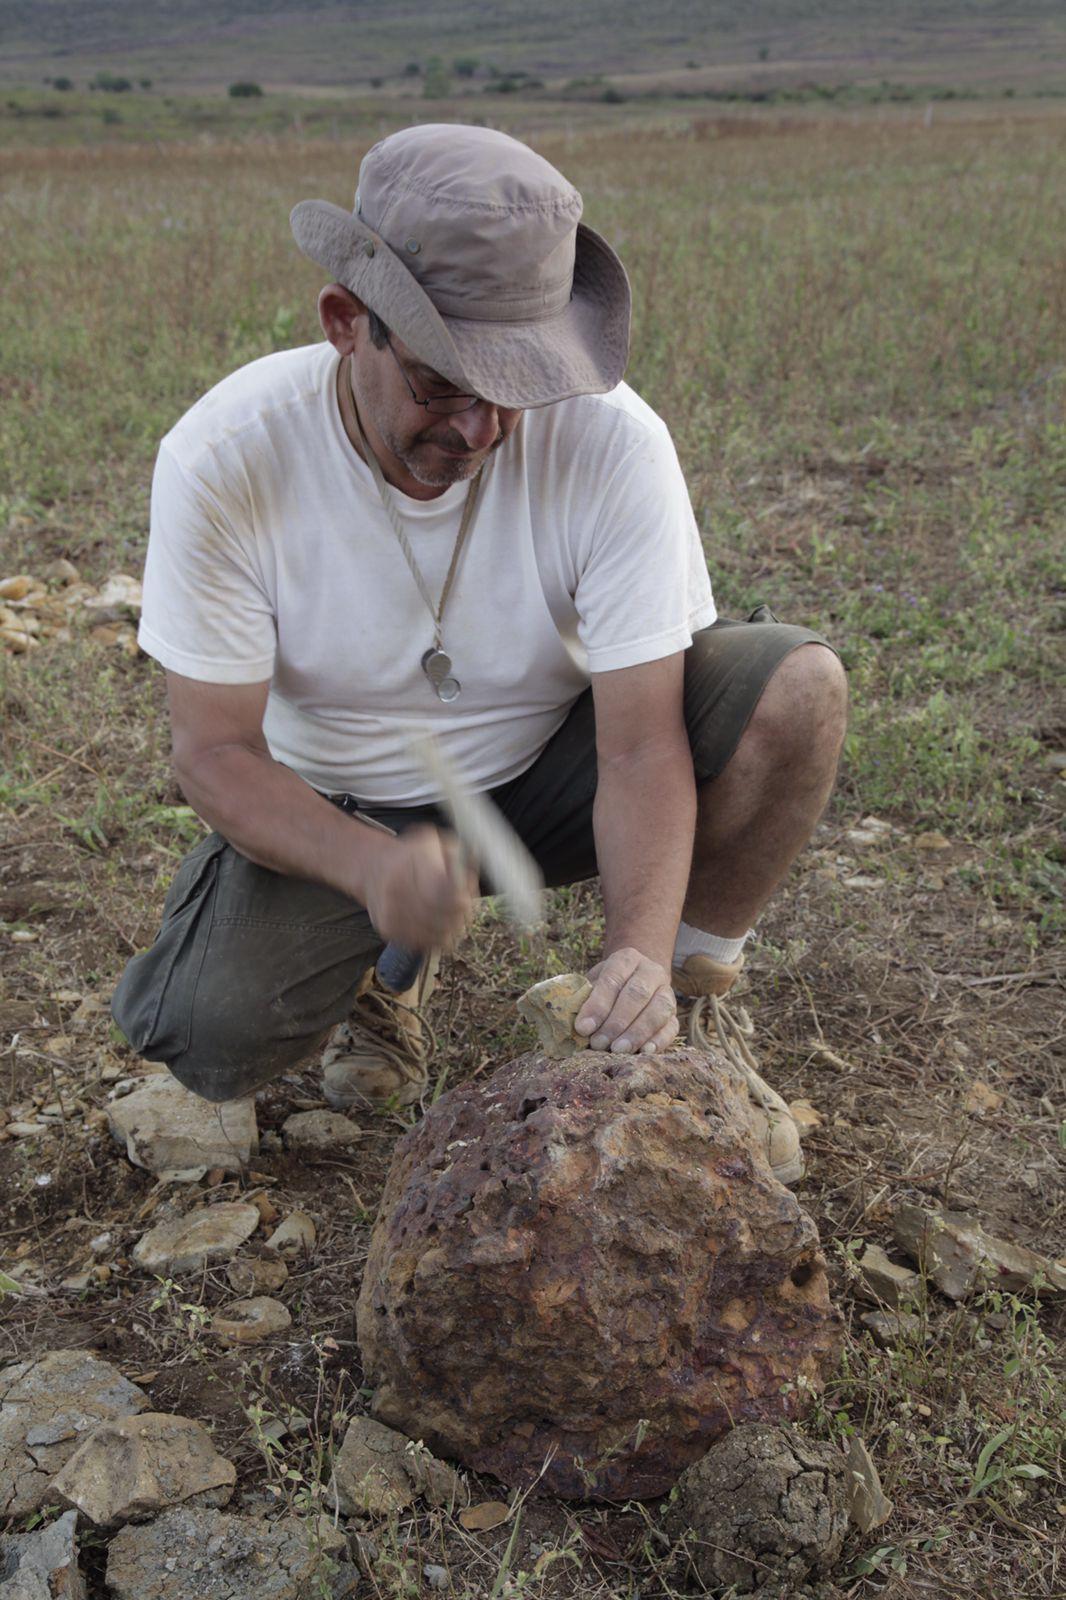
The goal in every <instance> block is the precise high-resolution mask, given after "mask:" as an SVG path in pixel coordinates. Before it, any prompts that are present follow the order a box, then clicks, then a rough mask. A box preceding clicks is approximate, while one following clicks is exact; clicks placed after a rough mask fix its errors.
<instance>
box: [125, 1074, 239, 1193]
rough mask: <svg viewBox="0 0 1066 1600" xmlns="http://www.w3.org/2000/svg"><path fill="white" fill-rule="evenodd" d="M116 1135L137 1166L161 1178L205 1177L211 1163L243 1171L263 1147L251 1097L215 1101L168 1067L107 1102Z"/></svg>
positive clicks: (229, 1170)
mask: <svg viewBox="0 0 1066 1600" xmlns="http://www.w3.org/2000/svg"><path fill="white" fill-rule="evenodd" d="M108 1121H109V1123H110V1127H111V1133H112V1136H113V1137H114V1138H115V1139H116V1140H117V1142H118V1143H119V1144H124V1145H125V1147H126V1154H127V1156H128V1157H129V1159H130V1160H131V1161H132V1162H133V1165H134V1166H135V1167H144V1168H145V1169H146V1170H147V1171H148V1172H154V1173H155V1174H156V1176H157V1177H160V1178H185V1179H189V1180H193V1179H199V1178H202V1177H203V1175H204V1173H205V1172H207V1170H208V1169H209V1168H210V1167H221V1168H222V1170H223V1171H224V1172H241V1171H243V1170H244V1169H245V1168H246V1167H247V1165H248V1162H249V1161H250V1159H251V1157H252V1156H253V1154H254V1153H255V1152H256V1150H257V1149H258V1148H259V1138H258V1133H257V1130H256V1122H255V1102H254V1100H253V1099H252V1097H250V1096H249V1097H246V1098H245V1099H243V1100H226V1101H223V1102H222V1104H221V1105H215V1104H213V1103H212V1102H211V1101H209V1100H204V1099H202V1098H201V1096H200V1095H198V1094H192V1093H190V1091H189V1090H188V1089H186V1088H184V1087H183V1086H182V1085H181V1084H180V1083H179V1082H178V1080H177V1079H176V1078H173V1077H171V1075H170V1074H169V1073H160V1074H158V1075H157V1076H154V1077H151V1078H148V1079H147V1080H146V1081H145V1083H144V1086H143V1088H140V1089H135V1090H134V1091H133V1093H132V1094H128V1095H125V1096H123V1098H121V1099H119V1100H115V1101H113V1102H112V1104H111V1105H110V1106H109V1107H108Z"/></svg>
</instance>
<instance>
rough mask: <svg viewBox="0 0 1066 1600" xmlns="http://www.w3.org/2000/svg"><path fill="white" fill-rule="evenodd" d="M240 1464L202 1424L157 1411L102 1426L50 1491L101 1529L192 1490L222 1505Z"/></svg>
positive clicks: (201, 1501)
mask: <svg viewBox="0 0 1066 1600" xmlns="http://www.w3.org/2000/svg"><path fill="white" fill-rule="evenodd" d="M236 1481H237V1469H236V1467H234V1465H233V1463H232V1461H227V1460H226V1458H225V1456H222V1455H219V1453H218V1451H217V1450H216V1449H215V1446H214V1444H213V1442H212V1440H211V1435H210V1434H209V1433H208V1431H207V1429H206V1428H205V1427H204V1426H203V1424H202V1423H199V1422H194V1421H193V1420H192V1419H191V1418H190V1417H174V1416H168V1415H165V1414H163V1413H162V1412H157V1411H148V1412H145V1413H144V1415H143V1416H139V1417H127V1418H124V1419H123V1420H122V1421H120V1422H107V1423H104V1424H103V1425H102V1426H101V1427H99V1428H97V1429H96V1431H95V1432H94V1433H92V1434H91V1435H90V1437H89V1438H88V1439H86V1440H85V1441H84V1443H83V1444H81V1445H79V1447H78V1449H77V1450H76V1451H75V1452H74V1454H73V1455H72V1456H71V1457H70V1459H69V1460H68V1461H67V1463H66V1465H65V1466H64V1467H63V1468H62V1469H61V1470H60V1471H59V1472H58V1473H57V1474H56V1476H55V1478H54V1479H53V1480H52V1486H51V1488H50V1489H49V1491H48V1492H49V1495H50V1496H52V1495H54V1496H55V1497H56V1499H57V1500H58V1502H59V1503H60V1504H61V1505H69V1506H73V1507H74V1508H75V1509H76V1510H77V1511H80V1512H81V1514H82V1516H84V1517H87V1518H88V1520H89V1521H90V1522H94V1523H96V1525H97V1526H98V1527H105V1528H108V1527H116V1526H118V1525H119V1524H120V1523H123V1522H132V1521H140V1520H141V1519H143V1518H144V1517H149V1516H152V1515H153V1514H154V1513H155V1512H157V1511H162V1510H165V1509H166V1508H167V1507H169V1506H174V1505H179V1504H180V1503H181V1502H182V1501H185V1500H189V1499H191V1498H192V1497H193V1496H194V1495H195V1496H196V1497H197V1500H198V1503H199V1504H201V1505H211V1506H224V1505H226V1503H227V1502H228V1501H229V1499H230V1497H231V1496H232V1494H233V1486H234V1484H235V1483H236Z"/></svg>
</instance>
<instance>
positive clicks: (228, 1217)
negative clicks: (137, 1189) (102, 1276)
mask: <svg viewBox="0 0 1066 1600" xmlns="http://www.w3.org/2000/svg"><path fill="white" fill-rule="evenodd" d="M258 1226H259V1212H258V1211H257V1210H256V1208H255V1206H249V1205H244V1204H242V1203H241V1202H240V1201H239V1200H223V1201H220V1202H219V1203H218V1204H217V1205H213V1206H200V1207H198V1208H197V1210H195V1211H190V1212H188V1213H187V1215H186V1216H184V1217H176V1218H174V1219H173V1220H172V1221H170V1222H159V1223H157V1224H156V1226H155V1227H154V1228H150V1229H149V1230H148V1232H147V1233H146V1234H144V1236H143V1237H142V1238H141V1239H139V1240H138V1241H137V1243H136V1244H135V1245H134V1247H133V1259H134V1261H136V1263H137V1265H138V1266H139V1267H141V1268H142V1269H143V1271H145V1272H155V1273H175V1274H178V1273H182V1272H199V1271H200V1269H201V1268H202V1267H203V1266H205V1265H206V1264H207V1263H208V1262H218V1261H225V1260H227V1259H228V1258H229V1257H230V1256H231V1255H233V1254H234V1253H235V1252H236V1251H237V1250H239V1249H240V1247H241V1245H242V1244H243V1243H244V1241H245V1240H246V1239H250V1238H251V1236H252V1234H253V1233H254V1232H255V1230H256V1228H257V1227H258Z"/></svg>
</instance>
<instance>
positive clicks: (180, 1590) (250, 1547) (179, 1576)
mask: <svg viewBox="0 0 1066 1600" xmlns="http://www.w3.org/2000/svg"><path fill="white" fill-rule="evenodd" d="M336 1569H337V1563H336V1562H335V1560H334V1558H333V1557H332V1556H331V1555H330V1554H329V1552H328V1551H326V1550H324V1549H323V1546H322V1542H321V1540H320V1539H319V1537H318V1532H317V1529H315V1528H314V1527H313V1526H312V1525H310V1524H305V1523H303V1522H301V1521H300V1520H299V1519H298V1518H296V1517H279V1518H278V1519H277V1521H274V1522H268V1521H266V1520H264V1519H263V1518H260V1517H239V1516H234V1515H232V1514H230V1513H228V1512H223V1511H204V1510H199V1509H190V1508H189V1507H186V1506H179V1507H177V1508H176V1509H175V1510H172V1511H164V1513H163V1515H162V1516H161V1517H158V1518H157V1519H156V1520H155V1521H154V1522H149V1523H147V1524H140V1525H134V1524H131V1525H130V1526H128V1527H126V1528H123V1529H122V1531H121V1533H119V1534H118V1535H116V1537H115V1538H114V1539H112V1541H111V1544H110V1546H109V1547H108V1552H107V1585H108V1588H109V1590H110V1591H111V1593H112V1594H113V1595H114V1596H115V1597H116V1600H193V1597H195V1600H310V1597H311V1596H312V1595H314V1596H316V1600H317V1596H318V1595H319V1594H322V1593H323V1592H325V1593H326V1594H332V1596H333V1597H334V1600H345V1597H347V1596H349V1595H354V1593H355V1588H356V1582H357V1575H356V1572H355V1569H354V1568H353V1567H351V1566H350V1564H348V1563H343V1564H342V1565H341V1569H340V1571H339V1572H338V1571H337V1570H336ZM345 1569H347V1570H345ZM331 1575H332V1576H331ZM323 1585H325V1588H324V1590H323Z"/></svg>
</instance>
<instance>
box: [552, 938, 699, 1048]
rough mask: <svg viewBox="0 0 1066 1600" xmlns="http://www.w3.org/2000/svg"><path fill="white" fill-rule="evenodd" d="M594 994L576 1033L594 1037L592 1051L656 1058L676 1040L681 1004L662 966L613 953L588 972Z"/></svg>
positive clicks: (635, 954) (629, 953)
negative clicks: (656, 1054)
mask: <svg viewBox="0 0 1066 1600" xmlns="http://www.w3.org/2000/svg"><path fill="white" fill-rule="evenodd" d="M588 976H589V980H590V982H591V983H592V993H591V994H590V995H589V997H588V999H587V1000H586V1001H585V1004H584V1005H583V1006H582V1007H581V1010H580V1011H579V1012H578V1014H577V1018H576V1020H575V1022H574V1029H575V1031H576V1032H577V1033H580V1034H584V1035H585V1036H589V1035H591V1037H590V1038H589V1045H590V1047H591V1048H592V1049H593V1050H614V1051H616V1052H618V1053H620V1054H627V1055H630V1054H631V1055H639V1054H644V1055H654V1054H655V1052H656V1051H659V1050H668V1049H669V1048H670V1046H671V1044H673V1042H674V1040H675V1039H676V1037H677V1003H676V1001H675V999H674V991H673V987H672V985H671V982H670V974H669V972H668V971H667V970H666V968H665V967H661V966H659V964H658V962H656V961H652V960H650V959H649V958H648V957H647V956H644V955H641V953H640V951H639V950H634V949H632V948H631V947H629V946H627V947H625V948H624V949H621V950H613V951H612V952H611V954H610V955H609V956H608V957H607V958H606V960H604V961H600V962H598V963H597V965H596V966H594V967H593V968H591V970H590V972H589V975H588Z"/></svg>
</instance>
